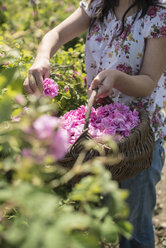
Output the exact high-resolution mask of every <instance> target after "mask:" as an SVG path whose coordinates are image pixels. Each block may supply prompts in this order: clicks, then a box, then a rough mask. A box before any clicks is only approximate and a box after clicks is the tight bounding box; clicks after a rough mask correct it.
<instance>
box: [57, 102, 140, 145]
mask: <svg viewBox="0 0 166 248" xmlns="http://www.w3.org/2000/svg"><path fill="white" fill-rule="evenodd" d="M85 114H86V107H85V106H81V107H80V108H78V109H76V110H71V111H69V112H67V113H66V114H65V115H64V116H63V117H61V119H62V121H63V128H64V129H65V130H67V131H68V133H69V135H70V144H73V143H74V142H75V141H76V140H77V139H78V137H79V136H80V135H81V133H82V130H83V127H84V122H85ZM138 124H139V117H138V112H137V111H136V110H134V111H131V110H130V109H129V107H128V106H126V105H124V104H120V103H116V102H115V103H114V104H107V105H105V106H100V107H99V108H97V109H94V108H93V107H92V111H91V116H90V121H89V133H90V134H91V135H92V137H94V138H98V137H100V136H102V135H103V134H109V135H112V136H118V137H119V139H121V138H122V137H125V136H128V135H129V134H130V132H131V130H132V129H133V128H135V127H136V126H137V125H138Z"/></svg>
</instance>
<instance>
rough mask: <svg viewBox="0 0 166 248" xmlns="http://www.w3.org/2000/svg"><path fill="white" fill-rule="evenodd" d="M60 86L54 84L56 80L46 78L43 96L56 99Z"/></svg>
mask: <svg viewBox="0 0 166 248" xmlns="http://www.w3.org/2000/svg"><path fill="white" fill-rule="evenodd" d="M58 91H59V89H58V84H55V83H54V80H53V79H51V78H46V79H45V80H44V81H43V95H44V96H49V97H51V98H54V97H55V96H57V95H58Z"/></svg>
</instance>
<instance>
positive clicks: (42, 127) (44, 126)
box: [33, 115, 60, 139]
mask: <svg viewBox="0 0 166 248" xmlns="http://www.w3.org/2000/svg"><path fill="white" fill-rule="evenodd" d="M59 125H60V120H59V119H58V118H57V117H54V116H49V115H42V116H41V117H39V118H38V119H37V120H35V122H34V123H33V128H34V130H35V132H36V135H37V137H38V138H39V139H48V138H50V137H51V136H52V134H53V132H54V130H55V128H58V126H59Z"/></svg>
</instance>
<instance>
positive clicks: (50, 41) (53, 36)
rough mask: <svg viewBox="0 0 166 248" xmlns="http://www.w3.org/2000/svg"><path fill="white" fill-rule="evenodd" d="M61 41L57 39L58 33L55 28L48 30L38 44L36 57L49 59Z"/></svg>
mask: <svg viewBox="0 0 166 248" xmlns="http://www.w3.org/2000/svg"><path fill="white" fill-rule="evenodd" d="M61 43H62V42H61V41H60V39H59V33H58V32H57V31H56V28H55V29H53V30H51V31H49V32H48V33H47V34H46V35H45V36H44V37H43V39H42V41H41V42H40V44H39V47H38V50H37V56H36V59H40V58H47V59H50V58H51V57H52V56H53V55H54V54H55V53H56V51H57V50H58V49H59V48H60V47H61V46H62V44H61Z"/></svg>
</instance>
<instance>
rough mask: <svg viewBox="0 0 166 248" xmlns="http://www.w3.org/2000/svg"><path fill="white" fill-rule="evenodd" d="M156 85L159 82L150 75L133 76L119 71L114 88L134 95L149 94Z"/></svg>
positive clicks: (142, 95)
mask: <svg viewBox="0 0 166 248" xmlns="http://www.w3.org/2000/svg"><path fill="white" fill-rule="evenodd" d="M156 86H157V83H156V82H154V81H153V80H152V79H151V77H150V76H148V75H137V76H131V75H128V74H126V73H123V72H119V71H118V72H117V77H116V80H115V84H114V88H116V89H118V90H119V91H121V92H122V93H124V94H126V95H128V96H134V97H146V96H149V95H150V94H151V93H152V92H153V90H154V88H155V87H156Z"/></svg>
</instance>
